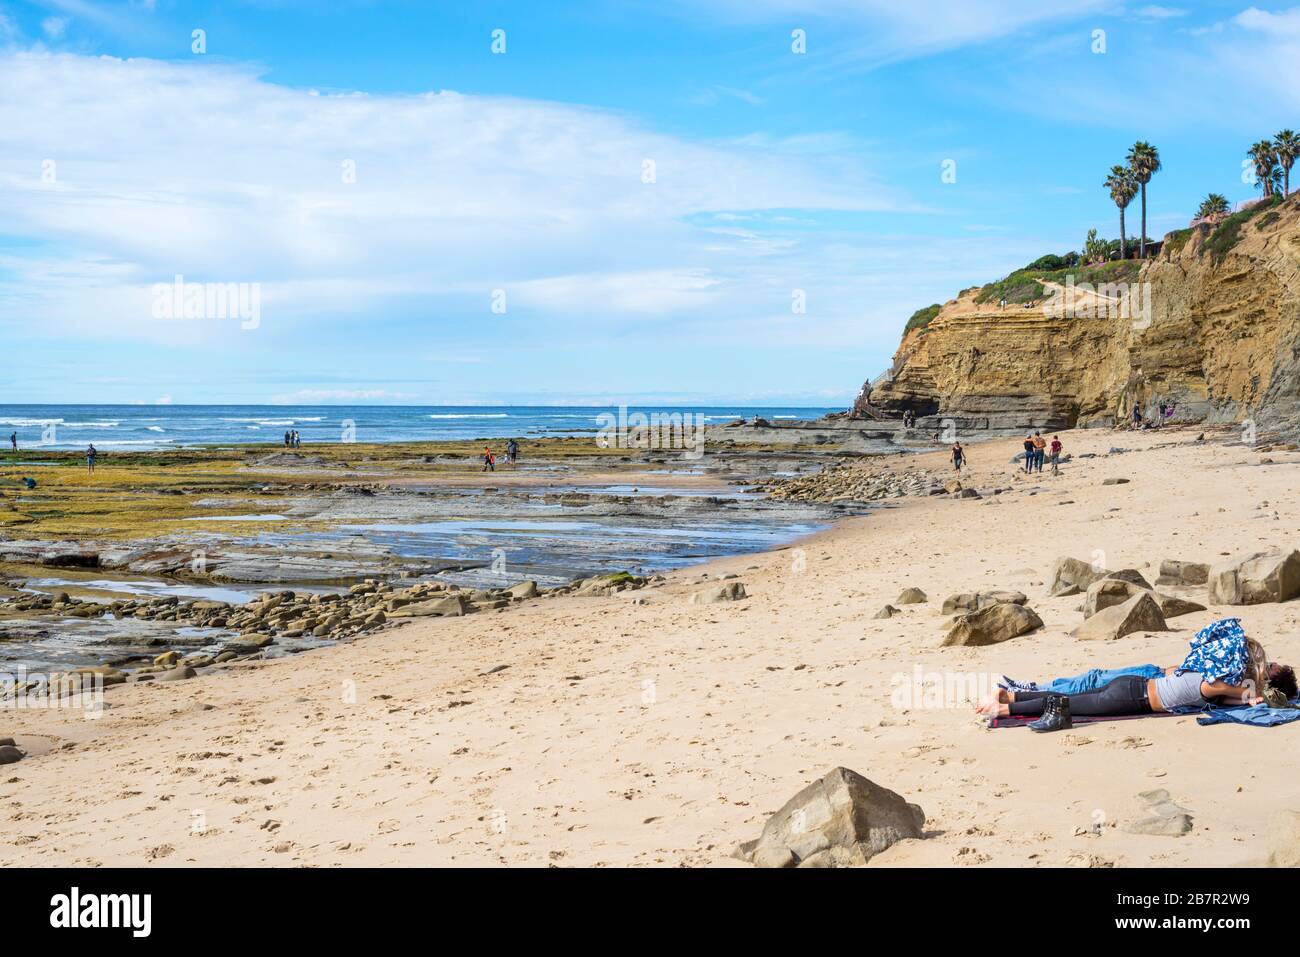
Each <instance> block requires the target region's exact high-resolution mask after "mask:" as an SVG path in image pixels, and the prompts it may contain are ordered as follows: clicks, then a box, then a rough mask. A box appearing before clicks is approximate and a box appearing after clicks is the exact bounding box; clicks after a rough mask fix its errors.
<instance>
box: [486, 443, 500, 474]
mask: <svg viewBox="0 0 1300 957" xmlns="http://www.w3.org/2000/svg"><path fill="white" fill-rule="evenodd" d="M496 470H497V457H496V456H495V455H493V454H492V450H491V449H490V448H488V447H487V446H484V447H483V471H484V472H495V471H496Z"/></svg>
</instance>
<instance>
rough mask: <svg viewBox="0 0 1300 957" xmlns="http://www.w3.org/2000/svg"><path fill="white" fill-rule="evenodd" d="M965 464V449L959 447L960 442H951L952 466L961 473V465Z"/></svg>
mask: <svg viewBox="0 0 1300 957" xmlns="http://www.w3.org/2000/svg"><path fill="white" fill-rule="evenodd" d="M965 464H966V450H965V449H963V448H962V447H961V443H960V442H954V443H953V444H952V467H953V468H954V469H955V470H956V471H957V474H958V475H960V474H961V467H962V466H963V465H965Z"/></svg>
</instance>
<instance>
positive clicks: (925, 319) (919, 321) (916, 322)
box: [903, 302, 940, 335]
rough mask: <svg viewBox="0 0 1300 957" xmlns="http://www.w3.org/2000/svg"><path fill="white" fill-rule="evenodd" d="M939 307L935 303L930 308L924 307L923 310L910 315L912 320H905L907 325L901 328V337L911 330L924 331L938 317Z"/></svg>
mask: <svg viewBox="0 0 1300 957" xmlns="http://www.w3.org/2000/svg"><path fill="white" fill-rule="evenodd" d="M939 309H940V306H939V304H938V303H937V302H936V303H935V304H934V305H932V306H926V307H925V308H924V309H918V310H916V312H914V313H912V318H910V319H908V320H907V325H905V326H904V327H903V335H907V334H908V333H909V332H911V331H912V330H913V329H924V328H925V327H926V326H928V325H929V324H930V323H931V322H932V321H933V320H934V317H935V316H937V315H939Z"/></svg>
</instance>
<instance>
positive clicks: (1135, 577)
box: [1102, 568, 1152, 591]
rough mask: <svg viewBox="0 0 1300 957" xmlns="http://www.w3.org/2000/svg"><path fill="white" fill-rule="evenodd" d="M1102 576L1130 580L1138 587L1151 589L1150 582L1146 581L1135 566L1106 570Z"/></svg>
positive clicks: (1124, 580) (1123, 580)
mask: <svg viewBox="0 0 1300 957" xmlns="http://www.w3.org/2000/svg"><path fill="white" fill-rule="evenodd" d="M1102 577H1104V578H1114V579H1118V580H1119V581H1122V582H1131V583H1132V584H1134V585H1137V586H1138V587H1139V588H1145V589H1146V590H1147V591H1151V590H1152V585H1151V583H1150V582H1149V581H1147V580H1146V578H1145V577H1144V576H1143V574H1142V573H1141V572H1140V571H1138V570H1137V569H1136V568H1121V569H1120V570H1119V571H1117V572H1107V573H1106V574H1105V575H1104V576H1102Z"/></svg>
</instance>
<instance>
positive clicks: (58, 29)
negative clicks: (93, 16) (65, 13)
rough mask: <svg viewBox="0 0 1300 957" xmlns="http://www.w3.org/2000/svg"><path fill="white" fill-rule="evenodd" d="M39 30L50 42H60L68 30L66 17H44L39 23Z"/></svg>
mask: <svg viewBox="0 0 1300 957" xmlns="http://www.w3.org/2000/svg"><path fill="white" fill-rule="evenodd" d="M41 29H42V30H44V31H45V35H46V36H47V37H49V38H50V39H51V40H60V39H62V38H63V34H64V33H66V32H67V29H68V18H67V17H46V18H45V19H44V20H42V21H41Z"/></svg>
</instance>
